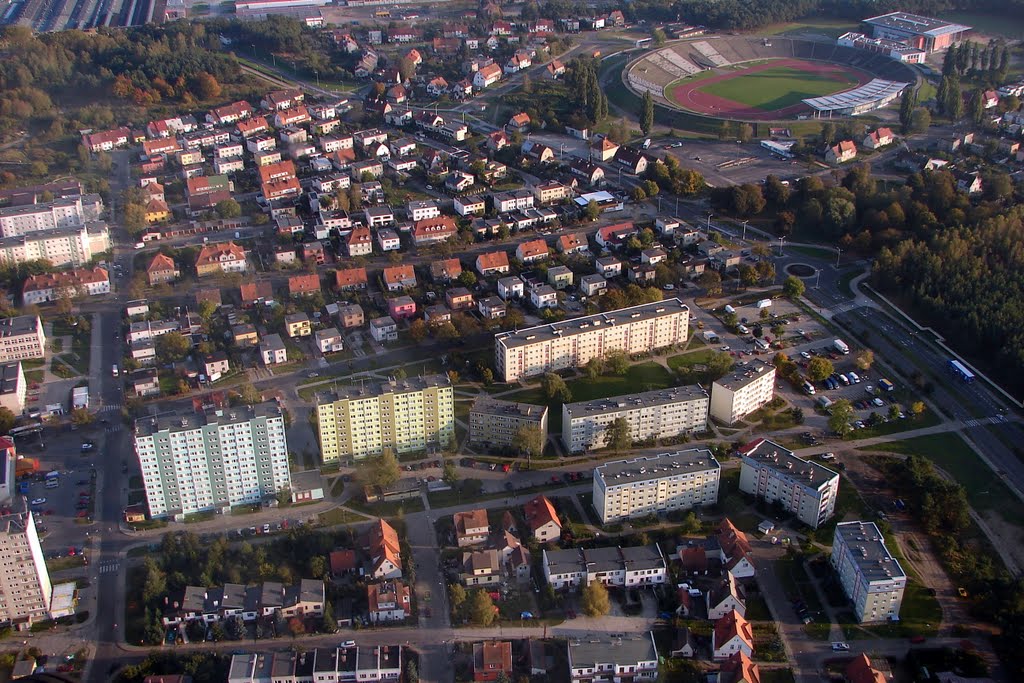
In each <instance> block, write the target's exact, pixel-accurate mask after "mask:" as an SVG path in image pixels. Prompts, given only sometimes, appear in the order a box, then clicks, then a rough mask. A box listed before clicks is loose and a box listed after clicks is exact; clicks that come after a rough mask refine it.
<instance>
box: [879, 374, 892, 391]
mask: <svg viewBox="0 0 1024 683" xmlns="http://www.w3.org/2000/svg"><path fill="white" fill-rule="evenodd" d="M878 388H879V389H881V390H882V391H893V390H895V389H896V386H895V385H894V384H893V383H892V382H890V381H889V380H887V379H885V378H884V377H883V378H882V379H880V380H878Z"/></svg>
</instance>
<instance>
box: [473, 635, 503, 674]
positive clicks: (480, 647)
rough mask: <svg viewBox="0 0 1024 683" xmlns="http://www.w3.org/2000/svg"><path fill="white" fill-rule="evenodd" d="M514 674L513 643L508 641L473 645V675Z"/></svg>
mask: <svg viewBox="0 0 1024 683" xmlns="http://www.w3.org/2000/svg"><path fill="white" fill-rule="evenodd" d="M499 671H503V672H505V673H506V674H511V673H512V643H511V641H508V640H495V641H484V642H482V643H473V673H474V674H484V673H487V672H491V673H492V674H493V675H497V672H499Z"/></svg>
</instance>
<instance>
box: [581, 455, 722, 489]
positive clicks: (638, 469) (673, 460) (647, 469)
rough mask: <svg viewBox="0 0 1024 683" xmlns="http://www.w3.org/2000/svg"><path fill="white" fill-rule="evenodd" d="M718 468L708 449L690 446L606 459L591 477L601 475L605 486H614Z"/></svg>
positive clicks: (719, 466)
mask: <svg viewBox="0 0 1024 683" xmlns="http://www.w3.org/2000/svg"><path fill="white" fill-rule="evenodd" d="M719 468H721V465H719V464H718V461H717V460H716V459H715V456H714V455H713V454H712V453H711V451H709V450H707V449H704V448H691V449H689V450H685V451H678V452H676V453H662V454H660V455H653V456H647V457H643V458H634V459H633V460H616V461H614V462H606V463H605V464H603V465H599V466H597V467H595V468H594V477H595V478H598V477H600V478H603V479H604V481H605V486H618V485H622V484H627V483H630V484H632V483H637V482H641V481H650V480H652V479H661V478H663V477H672V476H676V475H678V474H686V473H688V472H702V471H704V470H709V469H719Z"/></svg>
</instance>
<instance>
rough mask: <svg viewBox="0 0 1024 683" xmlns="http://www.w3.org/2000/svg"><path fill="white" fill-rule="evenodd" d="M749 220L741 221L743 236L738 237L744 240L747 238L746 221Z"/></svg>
mask: <svg viewBox="0 0 1024 683" xmlns="http://www.w3.org/2000/svg"><path fill="white" fill-rule="evenodd" d="M749 222H750V221H743V237H741V238H740V239H741V240H742V241H744V242H745V241H746V240H747V223H749Z"/></svg>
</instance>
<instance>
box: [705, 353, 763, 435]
mask: <svg viewBox="0 0 1024 683" xmlns="http://www.w3.org/2000/svg"><path fill="white" fill-rule="evenodd" d="M774 397H775V366H774V365H769V364H767V363H762V362H761V361H759V360H753V361H751V362H750V363H748V364H747V365H744V366H743V367H740V368H738V369H737V370H735V371H734V372H731V373H729V374H728V375H726V376H725V377H723V378H721V379H719V380H715V382H714V383H712V385H711V417H713V418H715V419H716V420H718V421H719V422H722V423H724V424H729V425H731V424H733V423H734V422H738V421H739V420H742V419H743V418H744V417H746V416H747V415H749V414H750V413H752V412H754V411H755V410H757V409H758V408H760V407H761V406H763V405H765V404H766V403H768V402H769V401H771V400H772V399H773V398H774Z"/></svg>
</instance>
